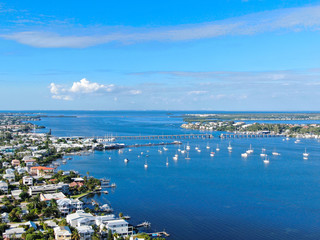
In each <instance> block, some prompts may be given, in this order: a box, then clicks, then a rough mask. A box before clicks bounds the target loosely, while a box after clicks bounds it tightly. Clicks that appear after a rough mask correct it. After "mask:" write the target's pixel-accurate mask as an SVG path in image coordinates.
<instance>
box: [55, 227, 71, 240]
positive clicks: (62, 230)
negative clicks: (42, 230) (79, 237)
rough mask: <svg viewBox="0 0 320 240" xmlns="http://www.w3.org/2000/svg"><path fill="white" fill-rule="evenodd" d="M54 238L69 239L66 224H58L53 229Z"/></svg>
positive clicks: (69, 234) (57, 239)
mask: <svg viewBox="0 0 320 240" xmlns="http://www.w3.org/2000/svg"><path fill="white" fill-rule="evenodd" d="M53 231H54V237H55V239H56V240H71V230H70V228H69V227H67V226H64V227H62V226H59V227H55V228H54V229H53Z"/></svg>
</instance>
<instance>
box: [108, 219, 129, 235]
mask: <svg viewBox="0 0 320 240" xmlns="http://www.w3.org/2000/svg"><path fill="white" fill-rule="evenodd" d="M106 228H107V229H108V230H109V229H110V230H111V232H112V234H113V233H118V234H119V235H131V234H132V230H130V231H129V224H128V222H127V221H126V220H123V219H116V220H110V221H108V222H107V223H106Z"/></svg>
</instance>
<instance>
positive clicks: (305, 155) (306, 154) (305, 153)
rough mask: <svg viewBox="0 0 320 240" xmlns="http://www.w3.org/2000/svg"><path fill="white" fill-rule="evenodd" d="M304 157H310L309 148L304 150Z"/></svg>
mask: <svg viewBox="0 0 320 240" xmlns="http://www.w3.org/2000/svg"><path fill="white" fill-rule="evenodd" d="M302 155H303V156H304V157H309V153H307V148H305V149H304V153H303V154H302Z"/></svg>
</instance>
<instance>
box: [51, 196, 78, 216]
mask: <svg viewBox="0 0 320 240" xmlns="http://www.w3.org/2000/svg"><path fill="white" fill-rule="evenodd" d="M57 204H58V209H59V211H60V212H61V213H62V214H69V213H71V212H72V211H73V210H75V211H78V210H82V209H83V202H81V201H80V200H78V199H70V198H63V199H59V200H58V201H57Z"/></svg>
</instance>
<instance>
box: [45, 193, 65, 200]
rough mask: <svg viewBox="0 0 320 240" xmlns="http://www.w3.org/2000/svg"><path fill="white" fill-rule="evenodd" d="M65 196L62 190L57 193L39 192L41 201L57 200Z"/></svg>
mask: <svg viewBox="0 0 320 240" xmlns="http://www.w3.org/2000/svg"><path fill="white" fill-rule="evenodd" d="M63 198H66V196H65V195H64V194H63V193H62V192H58V193H41V194H40V200H41V201H51V200H52V199H54V200H59V199H63Z"/></svg>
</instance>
